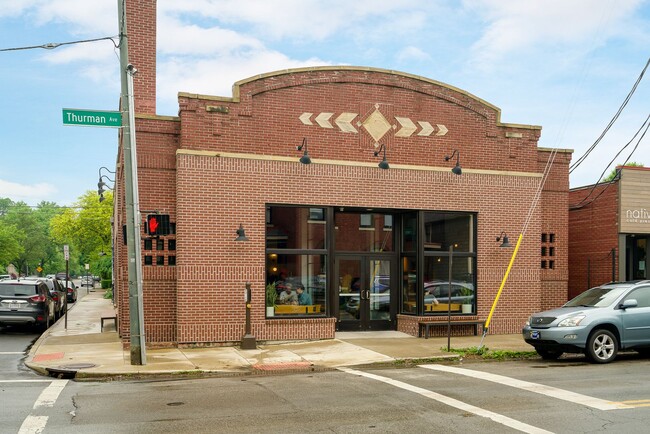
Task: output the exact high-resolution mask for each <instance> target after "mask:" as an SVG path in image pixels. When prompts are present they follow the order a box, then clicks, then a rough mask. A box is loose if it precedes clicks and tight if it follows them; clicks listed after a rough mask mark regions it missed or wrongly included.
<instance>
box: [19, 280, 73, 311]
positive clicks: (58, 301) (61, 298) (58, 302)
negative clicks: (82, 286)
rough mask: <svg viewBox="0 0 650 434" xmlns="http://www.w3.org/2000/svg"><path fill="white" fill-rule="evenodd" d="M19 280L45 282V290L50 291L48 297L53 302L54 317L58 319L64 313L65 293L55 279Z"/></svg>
mask: <svg viewBox="0 0 650 434" xmlns="http://www.w3.org/2000/svg"><path fill="white" fill-rule="evenodd" d="M21 280H40V281H42V282H45V284H46V285H47V289H48V290H49V291H50V297H52V300H54V317H55V319H59V318H61V317H62V316H63V314H64V313H65V296H66V292H65V289H64V288H63V285H62V284H61V283H60V282H59V281H58V280H56V279H53V278H48V277H38V276H34V277H25V278H23V279H21Z"/></svg>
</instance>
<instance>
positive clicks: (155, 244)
mask: <svg viewBox="0 0 650 434" xmlns="http://www.w3.org/2000/svg"><path fill="white" fill-rule="evenodd" d="M155 9H156V8H155V2H152V1H143V0H142V1H137V0H134V1H128V2H127V23H129V24H130V23H132V22H137V23H139V25H138V26H135V28H134V30H132V31H130V33H129V47H130V61H131V63H133V64H134V65H135V66H136V67H137V68H138V69H139V71H140V72H139V73H138V75H136V76H135V91H134V95H135V108H136V134H137V146H138V149H137V162H138V175H139V188H140V209H141V211H142V213H143V214H144V215H146V214H157V215H165V216H167V215H168V216H169V218H170V229H171V230H170V234H168V235H163V236H159V237H150V236H149V235H148V234H147V233H143V234H142V240H141V242H142V249H143V257H144V258H143V263H144V266H143V268H144V271H143V275H144V287H143V293H144V302H143V305H144V323H145V329H146V341H147V344H149V345H170V344H171V345H189V344H196V343H229V342H238V341H240V340H241V337H242V335H243V332H244V318H245V306H244V285H245V283H246V282H250V283H251V288H252V303H251V306H252V310H251V317H252V331H253V335H254V336H256V338H257V339H258V340H278V339H282V340H288V339H289V340H291V339H295V340H298V339H322V338H332V337H334V333H335V331H337V330H378V329H394V330H401V331H404V332H406V333H410V334H412V335H416V334H417V333H418V330H417V329H418V326H417V324H418V321H422V320H427V321H445V322H446V321H447V314H448V309H449V310H451V315H452V320H458V319H475V320H478V319H480V320H484V319H485V318H486V317H487V315H488V313H489V311H490V308H491V306H492V302H493V300H494V298H495V295H496V293H497V291H498V288H499V286H500V283H501V280H502V278H503V275H504V273H505V271H506V269H507V266H508V264H509V261H510V258H511V255H512V253H513V249H512V248H502V247H500V244H501V241H502V238H501V240H500V241H499V242H496V241H495V239H496V237H497V236H503V235H504V233H505V234H506V235H508V236H509V238H510V240H511V243H512V244H513V246H514V243H515V241H516V239H517V237H518V235H519V234H520V232H521V231H522V228H523V227H524V224H525V222H526V221H527V220H528V225H527V226H526V232H525V234H524V236H523V239H522V243H521V246H520V248H519V252H518V256H517V258H516V262H515V264H514V267H513V269H512V271H511V272H510V276H509V279H508V281H507V284H506V286H505V290H504V292H503V294H502V295H501V298H500V302H499V305H498V308H497V309H496V311H495V314H494V317H493V319H492V323H491V326H490V330H491V332H494V333H514V332H518V331H520V330H521V326H522V324H523V323H524V321H525V320H526V318H527V317H528V315H529V314H530V313H531V312H534V311H538V310H541V309H546V308H549V307H552V306H556V305H558V304H560V303H562V302H564V301H565V300H566V296H567V280H568V266H567V265H568V224H567V223H568V186H569V181H568V165H569V162H570V159H571V151H568V150H552V149H547V148H540V147H538V146H537V142H538V139H539V136H540V133H541V127H538V126H532V125H518V124H506V123H502V122H501V112H500V110H499V108H497V107H495V106H494V105H492V104H490V103H488V102H486V101H483V100H481V99H480V98H478V97H476V96H474V95H471V94H470V93H468V92H465V91H463V90H461V89H457V88H454V87H452V86H449V85H447V84H444V83H440V82H437V81H434V80H431V79H428V78H424V77H419V76H414V75H410V74H406V73H400V72H395V71H388V70H382V69H375V68H363V67H349V66H346V67H319V68H304V69H295V70H286V71H278V72H270V73H267V74H262V75H259V76H255V77H252V78H248V79H244V80H241V81H239V82H237V83H235V84H234V86H233V95H232V96H231V97H224V96H209V95H197V94H189V93H183V92H180V93H179V94H178V103H179V111H178V116H175V117H169V116H157V115H156V113H155V80H156V76H155V39H156V35H155V23H156V13H155V12H156V11H155ZM130 28H133V27H130ZM301 146H302V147H301ZM298 147H301V148H300V149H297V148H298ZM555 151H558V152H555ZM454 152H456V153H455V154H454ZM307 157H309V158H307ZM445 157H451V158H448V159H447V158H445ZM549 160H552V163H553V164H551V165H550V172H549V174H548V177H547V179H546V181H545V182H542V181H543V174H544V171H545V168H546V167H547V165H548V163H549ZM121 161H122V155H121V147H120V155H118V162H121ZM309 161H310V163H309V164H306V163H308V162H309ZM456 165H458V166H459V168H460V167H462V173H460V174H457V173H458V172H460V170H458V169H456ZM387 166H388V168H386V167H387ZM452 169H454V171H453V172H452ZM123 183H124V173H123V167H122V165H121V164H118V175H117V188H116V192H119V191H122V189H123V186H124V185H123ZM537 197H539V200H536V198H537ZM534 204H535V205H536V206H534V207H533V205H534ZM531 208H532V211H531ZM144 223H145V222H144V221H143V225H144ZM115 224H116V228H119V227H122V226H123V225H124V224H125V204H124V198H123V197H122V196H121V195H120V194H116V216H115ZM240 225H241V226H242V227H243V228H244V230H245V235H246V237H247V238H248V240H247V241H236V238H238V237H237V234H236V230H237V229H238V228H239V227H240ZM144 226H146V225H144ZM115 233H116V236H115V238H114V245H115V248H114V251H115V254H114V261H115V267H116V294H117V304H118V308H119V316H120V322H119V324H120V333H121V336H122V337H123V339H124V342H125V343H126V342H128V339H129V337H128V333H129V311H128V309H129V303H128V279H127V250H126V246H125V244H124V239H123V237H122V236H121V235H122V234H121V232H120V231H119V230H118V231H115ZM540 237H541V238H540ZM540 239H541V246H540ZM540 247H541V248H542V249H543V248H547V249H548V250H547V252H549V253H550V249H551V248H552V249H553V253H552V255H549V256H548V257H542V260H541V264H542V266H541V267H540ZM450 261H451V265H450ZM450 271H451V273H452V277H451V281H452V282H451V285H449V283H450V282H449V280H450V279H449V273H450ZM450 286H451V291H450ZM450 292H451V294H450ZM283 293H286V296H288V297H289V298H290V299H292V300H295V299H299V301H295V302H294V304H283V303H282V302H281V300H282V301H284V300H283V299H284V298H285V295H283ZM271 298H276V300H275V301H273V300H271ZM267 304H269V306H268V307H267V306H266V305H267ZM463 305H465V306H463ZM453 330H454V333H466V332H467V331H468V330H463V328H462V327H456V328H454V329H453ZM445 332H446V330H445Z"/></svg>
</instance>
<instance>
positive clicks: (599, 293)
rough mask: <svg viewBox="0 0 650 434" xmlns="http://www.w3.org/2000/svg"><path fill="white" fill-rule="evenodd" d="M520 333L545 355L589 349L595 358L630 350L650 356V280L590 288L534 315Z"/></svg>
mask: <svg viewBox="0 0 650 434" xmlns="http://www.w3.org/2000/svg"><path fill="white" fill-rule="evenodd" d="M522 333H523V337H524V340H525V341H526V342H527V343H529V344H530V345H532V346H533V347H535V351H537V353H538V354H539V355H540V356H542V358H543V359H557V358H558V357H560V356H561V355H562V353H565V352H566V353H585V355H586V356H587V358H588V359H589V360H590V361H592V362H594V363H609V362H611V361H612V360H614V359H615V358H616V355H617V354H618V351H619V350H628V349H631V350H636V351H638V352H639V353H641V354H643V355H650V280H643V281H634V282H614V283H607V284H605V285H601V286H598V287H595V288H591V289H589V290H587V291H585V292H583V293H582V294H580V295H578V296H577V297H575V298H574V299H572V300H570V301H568V302H567V303H566V304H565V305H564V306H562V307H560V308H558V309H553V310H547V311H545V312H539V313H536V314H533V315H532V316H531V317H530V318H529V319H528V321H527V322H526V325H525V326H524V328H523V330H522Z"/></svg>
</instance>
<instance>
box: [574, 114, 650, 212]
mask: <svg viewBox="0 0 650 434" xmlns="http://www.w3.org/2000/svg"><path fill="white" fill-rule="evenodd" d="M644 128H645V129H644ZM649 128H650V115H648V117H647V118H646V120H645V121H644V122H643V125H641V128H639V129H638V130H637V132H636V133H635V134H634V136H633V137H632V138H631V139H630V141H629V142H627V144H626V145H625V146H623V147H622V148H621V150H620V151H619V152H618V153H617V154H616V156H614V159H612V161H610V162H609V164H608V165H607V167H609V166H611V165H612V163H613V162H614V160H615V159H616V158H617V157H618V156H619V155H620V154H621V152H623V150H624V149H625V148H627V147H628V145H629V144H630V143H632V141H633V140H634V139H635V138H636V136H638V135H639V133H640V132H641V130H643V133H642V134H641V137H639V140H637V142H636V145H634V149H632V151H631V152H630V154H629V155H628V156H627V158H626V159H625V161H624V162H623V164H622V165H621V166H625V164H626V163H627V162H628V161H629V160H630V158H632V155H633V154H634V153H635V152H636V150H637V148H638V147H639V144H640V143H641V140H643V138H644V137H645V135H646V133H647V132H648V129H649ZM606 171H607V168H605V170H604V171H603V173H601V175H600V178H599V179H602V177H603V175H604V174H605V172H606ZM620 173H621V169H617V170H616V176H614V180H615V179H616V178H617V177H618V176H619V175H620ZM603 184H604V183H602V182H597V183H596V184H594V185H592V186H591V190H590V191H589V194H587V195H586V196H585V197H584V198H583V199H582V200H581V201H580V202H578V203H577V204H575V205H569V209H570V210H572V209H580V208H584V207H585V206H587V205H589V204H591V203H592V202H594V201H595V200H596V199H598V198H599V197H600V196H601V195H602V194H603V193H604V192H605V191H607V189H608V188H609V187H610V186H612V185H613V184H614V181H610V182H608V183H607V186H606V187H605V188H603V189H602V190H601V191H600V193H598V195H597V196H596V197H594V198H593V199H591V200H590V201H589V202H587V203H584V202H585V201H586V200H587V199H588V198H589V197H590V196H591V195H592V194H593V193H594V191H595V190H596V187H598V186H599V185H603Z"/></svg>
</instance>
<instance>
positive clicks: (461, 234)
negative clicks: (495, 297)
mask: <svg viewBox="0 0 650 434" xmlns="http://www.w3.org/2000/svg"><path fill="white" fill-rule="evenodd" d="M475 221H476V216H475V215H474V214H470V213H458V212H424V211H423V212H419V213H412V214H411V213H409V214H404V215H403V216H402V246H403V249H404V252H403V254H402V274H403V279H402V306H401V312H402V313H405V314H424V315H436V314H441V315H442V314H445V315H446V314H447V311H448V310H449V309H450V310H451V312H452V313H454V314H472V313H475V312H476V293H475V289H476V277H475V270H476V253H475V252H476V241H475V239H476V234H475V231H476V228H475ZM418 228H419V230H418ZM420 231H421V232H420ZM418 232H420V233H421V234H422V235H421V238H420V240H421V243H422V244H421V246H422V247H421V250H417V246H418V243H417V239H418V237H417V234H418ZM450 248H452V255H453V256H452V261H451V264H452V266H451V279H450V277H449V273H450V266H449V264H450V262H449V254H450ZM409 251H413V253H409ZM419 261H421V262H419ZM450 280H451V281H450Z"/></svg>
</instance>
